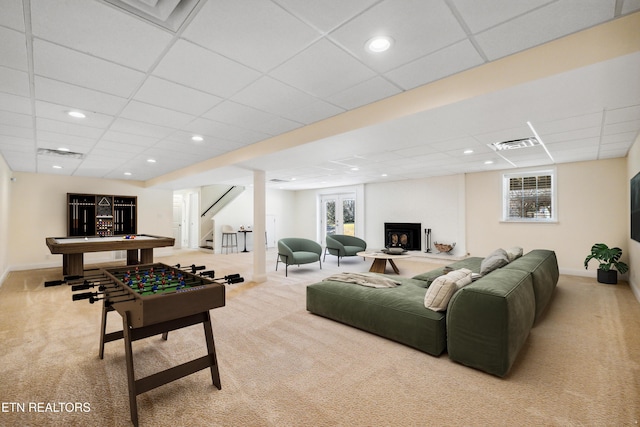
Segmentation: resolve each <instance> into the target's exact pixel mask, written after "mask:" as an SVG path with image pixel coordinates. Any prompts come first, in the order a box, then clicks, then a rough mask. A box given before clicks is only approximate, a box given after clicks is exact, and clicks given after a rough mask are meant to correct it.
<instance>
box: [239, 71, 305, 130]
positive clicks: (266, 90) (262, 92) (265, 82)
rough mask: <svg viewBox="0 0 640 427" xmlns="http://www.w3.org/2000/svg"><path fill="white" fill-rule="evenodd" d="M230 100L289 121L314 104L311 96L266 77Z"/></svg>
mask: <svg viewBox="0 0 640 427" xmlns="http://www.w3.org/2000/svg"><path fill="white" fill-rule="evenodd" d="M231 100H232V101H235V102H237V103H239V104H244V105H248V106H250V107H253V108H256V109H258V110H262V111H266V112H268V113H271V114H276V115H279V116H281V117H285V118H287V119H290V120H295V118H294V117H293V116H295V115H296V112H297V111H298V110H300V109H301V108H303V107H306V106H308V105H310V104H312V103H313V102H315V98H314V97H313V96H311V95H309V94H307V93H304V92H302V91H301V90H299V89H296V88H293V87H291V86H287V85H285V84H284V83H281V82H279V81H277V80H275V79H272V78H271V77H266V76H265V77H262V78H260V79H258V80H257V81H255V82H253V83H252V84H251V85H249V86H248V87H246V88H244V89H243V90H241V91H240V92H238V93H237V94H235V95H234V96H233V97H232V98H231Z"/></svg>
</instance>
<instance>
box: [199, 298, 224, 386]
mask: <svg viewBox="0 0 640 427" xmlns="http://www.w3.org/2000/svg"><path fill="white" fill-rule="evenodd" d="M202 324H203V326H204V336H205V338H206V340H207V354H208V355H209V359H210V360H209V366H210V369H211V380H212V381H213V385H215V386H216V387H217V388H218V390H221V389H222V385H221V383H220V371H219V370H218V358H217V357H216V345H215V342H214V341H213V330H212V328H211V315H210V314H209V312H208V311H207V312H206V313H205V320H204V322H202Z"/></svg>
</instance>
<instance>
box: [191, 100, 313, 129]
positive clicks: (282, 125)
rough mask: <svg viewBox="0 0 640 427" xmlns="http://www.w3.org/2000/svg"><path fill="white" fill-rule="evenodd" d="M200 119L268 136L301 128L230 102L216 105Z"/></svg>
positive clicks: (272, 115) (298, 125) (298, 124)
mask: <svg viewBox="0 0 640 427" xmlns="http://www.w3.org/2000/svg"><path fill="white" fill-rule="evenodd" d="M202 117H203V118H206V119H210V120H214V121H218V122H222V123H227V124H230V125H234V126H238V127H244V128H247V129H251V130H254V131H257V132H262V133H265V134H268V135H279V134H281V133H285V132H288V131H290V130H293V129H296V128H298V127H300V126H302V124H301V123H298V122H294V121H292V120H288V119H285V118H282V117H279V116H277V115H275V114H270V113H267V112H264V111H262V110H257V109H255V108H252V107H248V106H246V105H242V104H238V103H236V102H232V101H224V102H222V103H220V104H218V105H216V106H215V107H214V108H212V109H211V110H210V111H208V112H207V113H206V114H204V115H203V116H202Z"/></svg>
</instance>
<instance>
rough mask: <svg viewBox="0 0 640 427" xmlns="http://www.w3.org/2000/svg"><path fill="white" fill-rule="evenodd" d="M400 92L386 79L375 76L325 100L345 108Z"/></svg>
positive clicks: (350, 108) (356, 106) (355, 106)
mask: <svg viewBox="0 0 640 427" xmlns="http://www.w3.org/2000/svg"><path fill="white" fill-rule="evenodd" d="M400 92H402V90H401V89H400V88H398V86H396V85H394V84H393V83H391V82H389V81H388V80H387V79H385V78H383V77H380V76H376V77H374V78H372V79H369V80H367V81H364V82H362V83H359V84H357V85H355V86H352V87H350V88H348V89H345V90H343V91H341V92H338V93H336V94H335V95H332V96H330V97H328V98H327V101H328V102H330V103H332V104H336V105H338V106H340V107H342V108H344V109H346V110H352V109H354V108H358V107H361V106H363V105H367V104H371V103H372V102H375V101H379V100H381V99H384V98H388V97H390V96H393V95H396V94H398V93H400Z"/></svg>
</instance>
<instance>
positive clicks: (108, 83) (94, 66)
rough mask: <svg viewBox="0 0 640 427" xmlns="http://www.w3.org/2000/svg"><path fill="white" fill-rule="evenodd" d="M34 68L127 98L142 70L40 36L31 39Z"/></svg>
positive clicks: (138, 81)
mask: <svg viewBox="0 0 640 427" xmlns="http://www.w3.org/2000/svg"><path fill="white" fill-rule="evenodd" d="M33 51H34V54H33V55H34V72H35V74H36V75H40V76H45V77H49V78H51V79H54V80H59V81H63V82H67V83H71V84H74V85H76V86H81V87H85V88H89V89H94V90H98V91H102V92H107V93H111V94H113V95H117V96H121V97H124V98H127V97H129V96H131V95H132V94H133V92H134V90H135V89H136V88H137V87H138V86H140V84H141V83H142V80H143V79H144V77H145V74H144V73H141V72H140V71H136V70H132V69H131V68H127V67H123V66H121V65H117V64H114V63H113V62H110V61H105V60H104V59H100V58H96V57H95V56H91V55H87V54H84V53H80V52H77V51H74V50H71V49H68V48H65V47H62V46H59V45H55V44H53V43H48V42H46V41H42V40H39V39H36V40H34V42H33Z"/></svg>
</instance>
